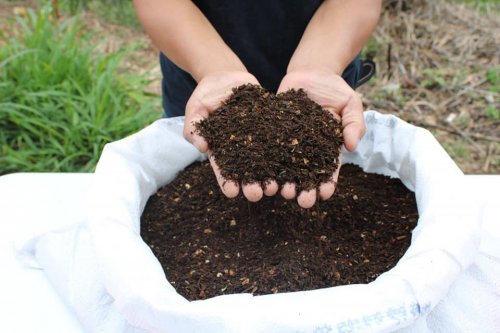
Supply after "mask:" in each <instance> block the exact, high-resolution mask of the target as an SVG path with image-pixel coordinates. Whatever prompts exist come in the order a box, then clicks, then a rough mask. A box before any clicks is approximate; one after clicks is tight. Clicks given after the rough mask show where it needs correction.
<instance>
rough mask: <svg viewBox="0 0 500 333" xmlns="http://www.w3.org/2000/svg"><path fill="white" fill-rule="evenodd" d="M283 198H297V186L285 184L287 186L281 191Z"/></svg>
mask: <svg viewBox="0 0 500 333" xmlns="http://www.w3.org/2000/svg"><path fill="white" fill-rule="evenodd" d="M281 196H282V197H283V198H285V199H287V200H290V199H293V198H295V196H296V193H295V184H293V183H285V185H283V188H282V189H281Z"/></svg>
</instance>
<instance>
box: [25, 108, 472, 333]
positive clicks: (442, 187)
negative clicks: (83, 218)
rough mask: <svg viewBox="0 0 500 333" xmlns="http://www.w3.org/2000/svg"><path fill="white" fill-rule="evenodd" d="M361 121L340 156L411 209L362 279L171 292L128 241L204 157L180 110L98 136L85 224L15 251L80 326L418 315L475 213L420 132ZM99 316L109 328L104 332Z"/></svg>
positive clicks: (461, 249) (467, 247)
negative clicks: (402, 238) (393, 244)
mask: <svg viewBox="0 0 500 333" xmlns="http://www.w3.org/2000/svg"><path fill="white" fill-rule="evenodd" d="M365 120H366V123H367V133H366V135H365V137H364V138H363V140H362V141H361V142H360V144H359V146H358V149H357V151H356V152H355V153H348V152H344V158H343V160H344V163H355V164H357V165H360V166H361V167H362V168H363V169H364V170H365V171H366V172H375V173H382V174H385V175H389V176H392V177H398V178H400V179H401V180H402V181H403V183H404V184H405V185H406V186H407V187H408V188H409V189H411V190H413V191H415V194H416V199H417V205H418V210H419V215H420V218H419V223H418V226H417V228H416V229H415V230H414V232H413V236H412V245H411V246H410V248H409V250H408V251H407V253H406V254H405V255H404V257H403V258H402V259H401V260H400V261H399V263H398V264H397V266H396V267H394V268H393V269H391V270H390V271H388V272H386V273H384V274H382V275H381V276H380V277H379V278H378V279H377V280H376V281H374V282H372V283H370V284H363V285H350V286H340V287H332V288H325V289H319V290H314V291H307V292H294V293H281V294H275V295H265V296H255V297H254V296H252V295H250V294H238V295H225V296H219V297H215V298H212V299H208V300H203V301H193V302H188V301H187V300H185V299H184V298H183V297H181V296H180V295H179V294H177V293H176V292H175V289H174V288H173V287H172V286H171V285H170V284H169V283H168V282H167V281H166V279H165V275H164V273H163V270H162V268H161V266H160V264H159V262H158V261H157V259H156V258H155V257H154V255H153V253H152V252H151V250H150V249H149V247H148V246H147V245H146V244H145V243H144V242H143V241H142V239H141V238H140V235H139V229H140V228H139V223H140V215H141V213H142V210H143V208H144V206H145V204H146V202H147V199H148V198H149V196H150V195H152V194H153V193H154V192H155V191H156V190H157V189H158V188H160V187H161V186H163V185H165V184H167V183H168V182H169V181H171V180H172V179H173V178H174V177H175V176H176V174H177V173H178V172H179V171H181V170H182V169H184V168H185V167H186V166H187V165H189V164H191V163H192V162H194V161H195V160H200V159H203V158H204V156H203V155H201V154H199V153H198V152H197V151H196V150H195V148H194V147H193V146H191V145H190V144H189V143H187V142H186V141H185V140H184V139H183V138H182V126H183V118H173V119H162V120H158V121H156V122H155V123H154V124H152V125H151V126H149V127H147V128H145V129H144V130H142V131H140V132H139V133H137V134H135V135H132V136H130V137H128V138H125V139H123V140H120V141H117V142H114V143H111V144H108V145H107V146H106V147H105V149H104V152H103V154H102V156H101V159H100V160H99V164H98V167H97V170H96V172H95V186H94V188H93V191H91V195H90V206H89V219H88V225H87V226H86V227H85V226H82V227H81V228H79V229H78V230H63V231H59V232H53V233H51V234H48V235H46V237H42V238H39V239H37V240H34V241H33V242H31V243H29V244H27V246H26V247H25V251H26V252H29V253H32V254H34V256H35V257H36V259H37V260H38V262H39V263H40V265H41V266H42V267H43V268H44V269H45V270H46V271H47V275H48V276H49V278H50V279H51V281H52V282H53V284H54V285H55V286H56V288H58V290H59V292H60V293H61V294H62V295H63V297H64V298H65V300H66V301H67V302H68V303H69V304H70V305H71V306H72V307H73V308H74V309H75V310H76V312H77V314H78V316H79V318H80V319H81V320H82V322H83V323H84V324H85V325H86V326H87V327H88V328H90V329H91V331H102V332H143V331H144V332H174V333H182V332H217V333H219V332H311V333H321V332H389V331H393V330H396V329H400V328H403V327H405V326H408V325H409V324H411V323H412V322H414V321H415V320H417V319H419V318H423V317H424V316H425V315H426V314H428V313H429V312H430V311H431V310H432V309H433V308H434V307H435V306H436V304H438V303H439V302H440V301H441V300H442V299H443V298H444V297H445V295H446V293H447V292H448V290H449V288H450V285H451V284H452V283H453V281H454V280H455V279H456V277H457V275H458V274H459V273H460V272H462V271H463V270H464V269H466V267H467V266H469V265H470V264H471V262H472V260H473V258H474V255H475V254H476V252H477V247H478V235H479V225H478V223H479V219H478V214H477V210H475V209H471V207H470V202H469V201H468V200H467V198H466V196H465V195H464V194H465V193H464V192H465V189H466V188H465V187H464V186H463V183H464V176H463V174H462V173H461V171H460V170H459V169H458V168H457V166H456V165H455V164H454V162H453V161H452V160H451V159H450V158H449V157H448V155H447V154H446V152H445V151H444V150H443V149H442V147H441V146H440V145H439V144H438V142H437V141H436V140H435V139H434V137H433V136H432V135H431V134H430V133H429V132H428V131H426V130H424V129H421V128H418V127H415V126H412V125H409V124H407V123H406V122H404V121H402V120H400V119H398V118H396V117H394V116H390V115H382V114H380V113H377V112H374V111H370V112H366V113H365ZM341 172H342V171H341ZM87 228H88V229H87ZM71 237H73V238H72V239H73V240H74V243H75V244H76V245H74V246H73V247H72V245H71V244H72V242H70V241H68V239H71ZM62 257H65V258H64V259H61V258H62ZM80 287H81V289H80ZM82 304H85V306H82ZM106 325H108V326H110V325H111V326H113V325H115V326H114V327H120V329H117V330H108V329H106V328H105V327H106ZM134 327H135V328H134Z"/></svg>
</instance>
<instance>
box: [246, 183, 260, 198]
mask: <svg viewBox="0 0 500 333" xmlns="http://www.w3.org/2000/svg"><path fill="white" fill-rule="evenodd" d="M242 190H243V195H244V196H245V198H247V199H248V201H250V202H257V201H259V200H260V199H262V195H263V192H262V187H260V185H259V184H258V183H250V184H245V185H243V186H242Z"/></svg>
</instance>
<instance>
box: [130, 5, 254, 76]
mask: <svg viewBox="0 0 500 333" xmlns="http://www.w3.org/2000/svg"><path fill="white" fill-rule="evenodd" d="M134 6H135V8H136V11H137V16H138V18H139V21H140V22H141V24H142V25H143V27H144V29H145V30H146V32H147V33H148V35H149V36H150V37H151V39H152V40H153V43H154V44H155V45H156V46H157V47H158V48H159V49H160V50H161V51H162V52H163V53H164V54H165V55H166V56H167V57H168V58H169V59H170V60H172V61H173V62H174V63H175V64H176V65H177V66H179V67H180V68H182V69H183V70H185V71H186V72H188V73H190V74H191V76H193V78H194V79H195V80H196V81H197V82H200V81H201V80H202V79H203V78H204V77H206V76H208V75H210V74H211V73H215V72H222V71H245V72H246V68H245V66H244V65H243V63H242V62H241V61H240V59H239V58H238V57H237V56H236V54H235V53H234V52H233V51H232V50H231V49H230V48H229V47H228V46H227V45H226V43H225V42H224V41H223V40H222V38H221V37H220V36H219V34H218V33H217V31H216V30H215V28H214V27H213V26H212V25H211V24H210V22H209V21H208V20H207V18H206V17H205V16H204V15H203V13H201V11H200V10H199V9H198V7H196V5H194V4H193V3H192V2H191V1H189V0H134Z"/></svg>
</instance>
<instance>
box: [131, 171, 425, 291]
mask: <svg viewBox="0 0 500 333" xmlns="http://www.w3.org/2000/svg"><path fill="white" fill-rule="evenodd" d="M417 218H418V216H417V209H416V202H415V196H414V193H413V192H411V191H409V190H408V189H407V188H406V187H405V186H404V185H403V184H402V183H401V181H400V180H399V179H391V178H389V177H386V176H382V175H376V174H367V173H364V172H363V171H362V170H361V169H360V168H358V167H356V166H353V165H344V166H342V168H341V172H340V177H339V182H338V187H337V190H336V193H335V194H334V196H333V197H332V198H331V199H330V200H327V201H320V202H318V203H317V204H316V205H315V206H314V207H312V208H310V209H303V208H300V207H299V206H298V204H297V202H296V201H295V200H290V201H287V200H284V199H283V198H282V197H281V196H279V195H278V196H274V197H264V198H263V199H262V200H261V201H259V202H257V203H250V202H249V201H248V200H247V199H245V198H244V197H242V196H241V195H240V196H238V197H237V198H234V199H227V198H226V197H225V196H224V195H223V194H222V193H221V191H220V189H219V187H218V184H217V181H216V179H215V177H214V175H213V171H212V168H211V167H210V165H209V163H208V162H203V163H201V164H200V163H196V164H193V165H191V166H190V167H188V168H187V169H186V170H184V171H183V172H181V173H180V174H179V175H178V176H177V177H176V179H174V180H173V181H172V182H171V183H170V184H168V185H167V186H165V187H164V188H162V189H160V190H159V191H158V192H157V193H156V194H154V195H153V196H151V198H150V199H149V201H148V203H147V205H146V207H145V210H144V213H143V215H142V221H141V235H142V237H143V239H144V241H145V242H146V243H147V244H148V245H149V246H150V247H151V249H152V251H153V253H154V254H155V255H156V257H157V258H158V260H159V261H160V263H161V265H162V266H163V269H164V271H165V274H166V277H167V279H168V281H169V282H170V283H171V284H172V285H173V286H174V287H175V288H176V290H177V292H178V293H179V294H181V295H183V296H184V297H186V298H187V299H189V300H197V299H204V298H208V297H213V296H216V295H223V294H233V293H245V292H246V293H253V294H255V295H261V294H270V293H276V292H288V291H298V290H310V289H318V288H323V287H332V286H338V285H345V284H353V283H368V282H370V281H373V280H374V279H375V278H376V277H377V276H379V275H380V274H381V273H383V272H385V271H387V270H389V269H390V268H392V267H393V266H394V265H395V264H396V262H397V261H398V260H399V259H400V258H401V256H402V255H403V254H404V252H405V251H406V250H407V248H408V247H409V245H410V238H411V230H412V229H413V228H414V227H415V225H416V222H417Z"/></svg>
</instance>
